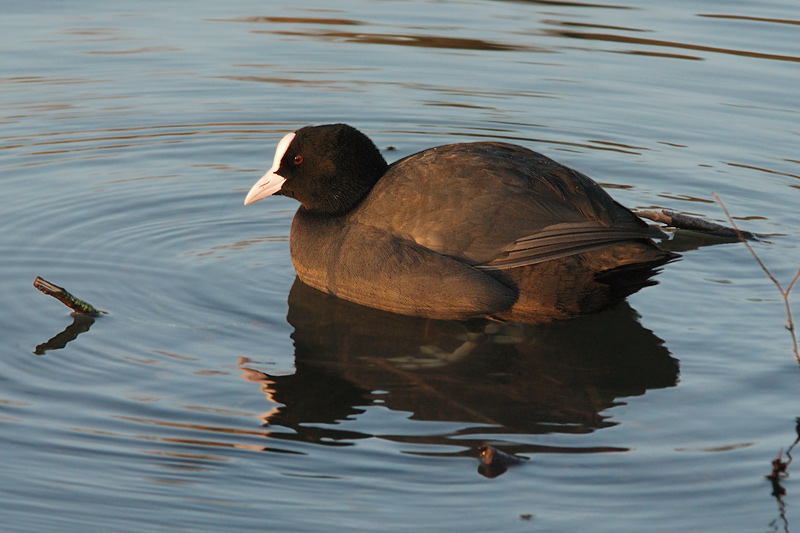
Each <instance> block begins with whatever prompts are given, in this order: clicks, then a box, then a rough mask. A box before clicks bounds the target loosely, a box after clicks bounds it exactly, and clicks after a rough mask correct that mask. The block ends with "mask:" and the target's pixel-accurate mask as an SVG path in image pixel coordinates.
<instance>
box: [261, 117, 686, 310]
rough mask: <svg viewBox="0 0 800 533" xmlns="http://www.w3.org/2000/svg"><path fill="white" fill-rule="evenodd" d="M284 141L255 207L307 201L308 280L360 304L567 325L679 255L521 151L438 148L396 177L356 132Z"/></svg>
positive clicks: (600, 197) (634, 220) (586, 186)
mask: <svg viewBox="0 0 800 533" xmlns="http://www.w3.org/2000/svg"><path fill="white" fill-rule="evenodd" d="M287 139H288V140H287ZM281 143H282V145H283V146H280V145H279V149H278V152H277V153H276V156H275V163H274V165H273V169H272V170H271V171H270V172H268V173H267V175H265V176H264V178H262V180H261V181H260V182H259V183H257V184H256V185H255V186H254V187H253V189H252V190H251V192H250V194H249V195H248V200H247V203H250V202H252V201H256V200H259V199H261V198H262V197H264V196H267V195H268V194H264V192H265V191H267V190H269V189H272V188H275V187H278V188H277V189H276V190H274V191H272V192H269V194H276V193H277V194H285V195H287V196H292V197H295V198H297V199H298V200H300V201H301V207H300V208H299V209H298V212H297V214H296V215H295V219H294V221H293V223H292V230H291V239H290V242H291V255H292V262H293V264H294V267H295V270H296V272H297V275H298V277H299V278H300V280H302V281H303V282H305V283H306V284H308V285H310V286H312V287H314V288H316V289H319V290H322V291H325V292H328V293H331V294H334V295H336V296H338V297H341V298H344V299H347V300H350V301H353V302H356V303H359V304H363V305H367V306H370V307H375V308H378V309H384V310H388V311H393V312H397V313H402V314H409V315H418V316H426V317H431V318H442V319H467V318H472V317H493V318H497V319H502V320H512V321H521V322H542V321H548V320H553V319H564V318H570V317H573V316H577V315H579V314H582V313H587V312H593V311H597V310H600V309H602V308H604V307H608V306H609V305H612V304H613V303H615V302H617V301H619V300H621V299H622V298H624V297H625V296H627V295H628V294H630V293H632V292H635V291H636V290H638V289H639V288H641V287H643V286H645V285H648V284H651V283H652V282H651V281H649V279H650V277H651V276H652V275H653V274H654V272H655V269H656V268H657V267H659V266H660V265H663V264H664V263H666V262H668V261H669V260H671V259H673V258H674V257H676V256H675V255H674V254H672V253H670V252H665V251H663V250H661V249H660V248H658V247H657V246H656V245H655V244H654V243H653V242H652V241H651V237H652V236H653V230H652V229H651V228H650V227H649V226H648V225H647V224H645V223H644V222H643V221H642V220H640V219H639V218H638V217H637V216H636V215H634V214H633V213H632V212H631V211H629V210H628V209H626V208H624V207H623V206H621V205H620V204H618V203H616V202H615V201H614V200H613V199H612V198H611V197H610V196H609V195H608V194H606V193H605V191H603V190H602V188H600V187H599V186H598V185H597V184H596V183H595V182H594V181H592V180H591V179H589V178H588V177H586V176H584V175H583V174H581V173H579V172H576V171H574V170H572V169H569V168H567V167H565V166H563V165H561V164H559V163H556V162H555V161H553V160H551V159H549V158H547V157H545V156H543V155H541V154H538V153H536V152H533V151H531V150H528V149H526V148H523V147H520V146H516V145H512V144H505V143H495V142H477V143H463V144H452V145H446V146H439V147H435V148H430V149H427V150H424V151H422V152H419V153H416V154H413V155H411V156H408V157H406V158H404V159H401V160H400V161H397V162H395V163H394V164H392V165H391V166H388V167H387V166H386V164H385V162H383V158H382V156H381V155H380V153H379V152H378V151H377V149H376V148H375V147H374V145H373V144H372V142H371V141H369V139H368V138H366V137H365V136H363V134H361V133H360V132H358V131H357V130H355V129H353V128H350V127H349V126H345V125H329V126H316V127H309V128H303V129H301V130H298V131H297V132H296V133H294V134H289V135H287V137H285V138H284V141H281ZM376 154H377V157H376ZM298 157H299V160H298ZM378 158H380V159H378ZM277 182H281V183H280V184H278V185H276V183H277ZM265 183H267V185H265Z"/></svg>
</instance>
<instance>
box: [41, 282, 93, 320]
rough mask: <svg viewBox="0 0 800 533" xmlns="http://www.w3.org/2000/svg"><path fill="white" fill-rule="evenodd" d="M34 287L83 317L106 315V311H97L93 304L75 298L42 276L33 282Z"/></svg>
mask: <svg viewBox="0 0 800 533" xmlns="http://www.w3.org/2000/svg"><path fill="white" fill-rule="evenodd" d="M33 286H34V287H36V288H37V289H39V290H40V291H42V292H43V293H45V294H46V295H48V296H52V297H53V298H55V299H56V300H58V301H59V302H61V303H62V304H64V305H66V306H67V307H70V308H72V310H73V311H75V312H76V313H80V314H82V315H99V314H101V313H105V311H101V310H99V309H97V308H96V307H94V306H93V305H92V304H90V303H88V302H84V301H83V300H81V299H80V298H76V297H74V296H73V295H72V294H70V293H69V292H68V291H67V290H66V289H64V288H63V287H59V286H58V285H54V284H53V283H50V282H49V281H47V280H46V279H44V278H42V277H40V276H36V279H35V280H33Z"/></svg>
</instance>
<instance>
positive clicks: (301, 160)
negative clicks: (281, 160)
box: [294, 155, 303, 165]
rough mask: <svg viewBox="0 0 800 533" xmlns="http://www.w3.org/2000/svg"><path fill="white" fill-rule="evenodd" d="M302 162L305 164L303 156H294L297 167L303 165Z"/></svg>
mask: <svg viewBox="0 0 800 533" xmlns="http://www.w3.org/2000/svg"><path fill="white" fill-rule="evenodd" d="M302 162H303V156H302V155H296V156H294V164H295V165H299V164H300V163H302Z"/></svg>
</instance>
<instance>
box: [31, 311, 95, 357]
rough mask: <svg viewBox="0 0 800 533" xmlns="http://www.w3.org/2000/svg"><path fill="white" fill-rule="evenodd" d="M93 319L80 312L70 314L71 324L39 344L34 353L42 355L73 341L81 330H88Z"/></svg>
mask: <svg viewBox="0 0 800 533" xmlns="http://www.w3.org/2000/svg"><path fill="white" fill-rule="evenodd" d="M94 321H95V319H94V318H92V317H91V316H89V315H83V314H80V313H73V314H72V324H70V325H69V326H67V327H66V328H65V329H64V331H62V332H61V333H59V334H58V335H56V336H55V337H53V338H52V339H50V340H49V341H47V342H44V343H42V344H39V345H38V346H37V347H36V349H35V350H33V353H35V354H36V355H44V354H45V353H46V352H49V351H50V350H60V349H61V348H63V347H65V346H66V345H67V343H69V342H71V341H74V340H75V339H77V338H78V335H80V334H81V333H83V332H86V331H89V328H91V327H92V324H94Z"/></svg>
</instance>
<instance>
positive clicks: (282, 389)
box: [242, 280, 679, 458]
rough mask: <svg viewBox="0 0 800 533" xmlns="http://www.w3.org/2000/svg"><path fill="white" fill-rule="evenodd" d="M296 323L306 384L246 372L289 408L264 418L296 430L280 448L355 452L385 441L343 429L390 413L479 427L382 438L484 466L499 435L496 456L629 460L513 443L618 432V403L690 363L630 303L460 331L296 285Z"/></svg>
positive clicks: (296, 378)
mask: <svg viewBox="0 0 800 533" xmlns="http://www.w3.org/2000/svg"><path fill="white" fill-rule="evenodd" d="M287 318H288V321H289V323H290V324H291V325H292V326H293V327H294V333H293V334H292V339H293V340H294V345H295V368H296V370H295V372H294V374H292V375H269V374H267V373H263V372H260V371H258V370H253V369H251V368H248V367H247V366H246V365H247V362H248V361H247V360H246V359H244V360H243V362H244V364H245V366H244V367H243V368H242V371H243V372H244V373H245V379H247V380H249V381H257V382H260V383H261V386H262V391H263V392H264V393H265V394H267V396H268V397H269V398H270V399H271V400H272V401H274V402H276V403H279V404H282V406H281V407H277V408H276V409H275V410H273V411H272V412H270V413H267V414H265V415H264V417H263V418H264V422H265V424H267V425H270V426H273V427H274V426H281V427H283V428H287V429H289V430H290V431H286V432H276V433H271V436H273V437H275V438H284V439H290V440H300V441H305V442H313V443H319V444H327V445H349V444H351V443H352V440H354V439H359V438H368V437H372V436H373V435H371V434H366V433H360V432H355V431H348V430H345V429H337V428H336V427H335V426H337V425H340V424H341V423H342V422H343V421H345V420H354V419H357V418H358V416H359V415H360V414H361V413H363V412H364V411H365V408H366V407H367V406H372V405H382V406H385V407H386V408H388V409H391V410H393V411H401V412H407V413H409V418H410V419H413V420H424V421H439V422H461V423H468V424H469V423H473V424H475V426H474V427H466V428H462V429H461V430H459V431H457V432H455V433H454V434H452V433H451V434H448V435H428V434H426V435H417V436H411V435H407V434H406V435H403V436H399V435H392V434H386V432H384V433H382V434H380V435H378V436H380V437H381V438H386V439H391V440H394V441H398V442H409V443H417V444H442V445H449V446H453V445H457V446H464V447H466V448H467V449H465V450H464V451H463V452H459V453H457V454H456V455H464V456H471V457H475V458H478V457H479V447H480V446H481V445H483V444H485V442H484V439H486V437H485V435H486V434H487V433H490V434H491V435H493V437H492V439H493V442H491V444H492V445H493V446H495V447H497V449H498V450H501V451H503V452H504V453H508V454H514V455H516V454H519V453H544V452H559V453H592V452H607V451H625V449H624V448H608V447H594V448H585V447H584V448H564V447H550V446H543V445H531V444H516V443H513V439H508V440H507V439H504V438H502V437H501V435H513V434H546V433H570V434H585V433H589V432H592V431H594V430H597V429H601V428H606V427H610V426H613V425H615V422H613V421H612V420H610V418H609V417H608V416H607V415H604V414H602V413H603V412H604V411H605V410H607V409H608V408H610V407H612V406H614V405H619V403H620V402H619V400H618V398H621V397H626V396H636V395H641V394H644V393H645V392H646V391H647V390H648V389H653V388H664V387H672V386H675V385H676V383H677V381H678V371H679V368H678V361H677V360H676V359H674V358H672V357H671V356H670V355H669V352H668V351H667V349H666V348H665V347H664V345H663V342H662V341H661V340H660V339H659V338H658V337H656V336H655V335H654V334H653V333H652V332H651V331H649V330H647V329H645V328H644V327H642V325H641V324H640V323H639V322H638V320H637V315H636V313H635V311H633V309H632V308H631V307H630V306H629V305H628V304H626V303H624V304H622V305H619V306H617V307H615V308H614V309H611V310H609V311H607V312H603V313H600V314H597V315H592V316H587V317H583V318H580V319H578V320H574V321H569V322H564V323H556V324H549V325H521V324H499V323H495V322H489V321H484V320H480V321H474V322H466V323H464V322H449V321H435V320H428V319H423V318H416V317H406V316H401V315H395V314H392V313H387V312H383V311H377V310H374V309H370V308H367V307H362V306H360V305H356V304H352V303H350V302H347V301H344V300H340V299H338V298H334V297H332V296H329V295H327V294H324V293H322V292H319V291H317V290H315V289H312V288H310V287H308V286H307V285H305V284H303V283H302V282H300V281H299V280H296V281H295V283H294V285H293V287H292V290H291V292H290V294H289V313H288V317H287ZM276 429H277V428H276ZM434 453H435V454H438V452H434Z"/></svg>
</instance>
